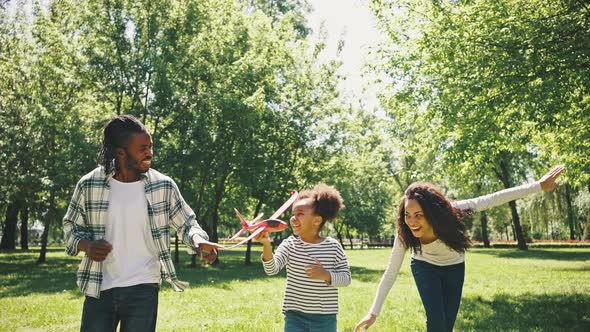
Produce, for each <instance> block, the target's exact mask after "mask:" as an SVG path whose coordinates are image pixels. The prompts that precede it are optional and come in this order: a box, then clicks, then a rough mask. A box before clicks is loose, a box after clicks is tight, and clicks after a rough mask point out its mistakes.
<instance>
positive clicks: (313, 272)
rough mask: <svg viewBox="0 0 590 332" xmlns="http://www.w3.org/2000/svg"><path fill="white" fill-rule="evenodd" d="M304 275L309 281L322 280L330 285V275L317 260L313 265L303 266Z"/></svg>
mask: <svg viewBox="0 0 590 332" xmlns="http://www.w3.org/2000/svg"><path fill="white" fill-rule="evenodd" d="M305 273H307V276H308V277H310V278H311V279H315V280H323V281H325V282H326V283H328V284H331V283H332V275H331V274H330V272H328V271H326V269H324V267H323V266H322V263H320V261H319V260H317V259H316V260H315V262H314V264H312V265H306V266H305Z"/></svg>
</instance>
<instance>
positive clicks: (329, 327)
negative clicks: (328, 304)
mask: <svg viewBox="0 0 590 332" xmlns="http://www.w3.org/2000/svg"><path fill="white" fill-rule="evenodd" d="M336 325H337V320H336V315H335V314H332V315H323V314H307V313H304V312H301V311H295V310H288V311H287V312H285V331H284V332H336Z"/></svg>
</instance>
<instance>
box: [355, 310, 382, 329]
mask: <svg viewBox="0 0 590 332" xmlns="http://www.w3.org/2000/svg"><path fill="white" fill-rule="evenodd" d="M376 320H377V316H375V315H373V314H367V315H366V316H365V318H363V319H362V320H361V321H360V322H359V323H358V324H356V327H355V328H354V332H358V331H361V330H360V328H361V327H363V326H364V328H363V329H362V331H366V330H368V329H369V327H371V325H373V324H374V323H375V321H376Z"/></svg>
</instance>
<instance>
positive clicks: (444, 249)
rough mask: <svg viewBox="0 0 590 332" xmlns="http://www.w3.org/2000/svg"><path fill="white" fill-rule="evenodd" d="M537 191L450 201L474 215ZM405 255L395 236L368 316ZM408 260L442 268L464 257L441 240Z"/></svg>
mask: <svg viewBox="0 0 590 332" xmlns="http://www.w3.org/2000/svg"><path fill="white" fill-rule="evenodd" d="M540 191H542V190H541V184H540V183H539V182H533V183H528V184H524V185H521V186H518V187H514V188H509V189H504V190H501V191H498V192H495V193H493V194H489V195H485V196H480V197H477V198H472V199H466V200H461V201H455V202H453V205H454V206H455V207H457V208H459V209H462V210H464V209H471V210H473V211H475V212H478V211H483V210H485V209H489V208H492V207H496V206H499V205H502V204H504V203H508V202H510V201H514V200H516V199H519V198H522V197H525V196H527V195H529V194H532V193H537V192H540ZM405 252H406V249H405V248H404V246H403V244H402V242H401V241H400V240H399V237H396V238H395V241H394V243H393V250H392V251H391V256H390V257H389V263H388V265H387V268H386V269H385V272H384V273H383V277H382V278H381V282H380V283H379V287H378V288H377V294H376V295H375V300H374V301H373V305H372V306H371V310H370V311H369V312H370V313H371V314H374V315H379V313H380V312H381V307H382V306H383V302H384V301H385V298H386V297H387V294H389V291H390V290H391V287H393V284H394V282H395V279H396V278H397V274H398V272H399V270H400V268H401V265H402V262H403V260H404V255H405ZM412 258H414V259H419V260H421V261H425V262H428V263H430V264H434V265H439V266H446V265H453V264H459V263H462V262H464V261H465V254H464V253H459V252H457V251H455V250H453V249H451V248H449V247H448V246H447V245H446V244H445V243H444V242H442V241H441V240H436V241H434V242H432V243H429V244H422V252H421V253H414V252H412Z"/></svg>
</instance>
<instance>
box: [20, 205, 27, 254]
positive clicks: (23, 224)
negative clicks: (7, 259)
mask: <svg viewBox="0 0 590 332" xmlns="http://www.w3.org/2000/svg"><path fill="white" fill-rule="evenodd" d="M20 248H21V249H22V250H29V207H28V206H27V205H26V204H23V207H22V208H21V210H20Z"/></svg>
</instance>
